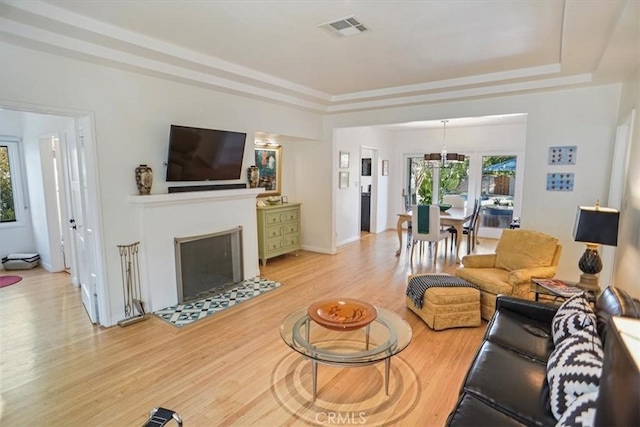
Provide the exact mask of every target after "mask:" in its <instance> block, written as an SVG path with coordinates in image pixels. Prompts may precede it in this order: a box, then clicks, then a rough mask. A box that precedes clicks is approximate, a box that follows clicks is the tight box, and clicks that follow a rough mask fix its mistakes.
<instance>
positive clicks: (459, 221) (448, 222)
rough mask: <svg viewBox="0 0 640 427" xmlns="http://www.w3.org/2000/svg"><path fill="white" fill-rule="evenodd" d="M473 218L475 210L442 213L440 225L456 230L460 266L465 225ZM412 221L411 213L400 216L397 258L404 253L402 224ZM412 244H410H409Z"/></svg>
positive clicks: (464, 209)
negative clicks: (461, 243)
mask: <svg viewBox="0 0 640 427" xmlns="http://www.w3.org/2000/svg"><path fill="white" fill-rule="evenodd" d="M472 216H473V208H449V209H447V210H446V211H444V212H440V225H444V226H451V227H453V228H455V229H456V231H457V233H456V264H460V242H461V241H462V234H463V230H464V224H465V223H466V222H468V221H469V220H471V217H472ZM409 221H411V211H407V212H405V213H399V214H398V224H397V227H398V243H399V244H400V246H399V247H398V250H397V251H396V256H399V255H400V253H401V252H402V224H404V223H405V222H409ZM408 243H410V242H408Z"/></svg>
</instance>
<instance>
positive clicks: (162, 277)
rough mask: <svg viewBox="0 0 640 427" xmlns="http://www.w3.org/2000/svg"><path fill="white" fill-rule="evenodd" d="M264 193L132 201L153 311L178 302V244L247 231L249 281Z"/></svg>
mask: <svg viewBox="0 0 640 427" xmlns="http://www.w3.org/2000/svg"><path fill="white" fill-rule="evenodd" d="M263 192H264V189H263V188H250V189H249V188H247V189H231V190H214V191H195V192H182V193H171V194H151V195H145V196H133V195H130V196H128V201H129V202H130V203H132V204H134V205H135V206H136V207H137V209H136V210H137V212H138V220H139V224H140V233H141V235H140V261H141V265H140V267H141V268H140V284H141V288H142V297H143V301H145V303H146V304H147V306H148V307H149V308H150V310H151V311H157V310H160V309H162V308H165V307H169V306H172V305H175V304H176V303H177V302H178V288H177V277H176V260H175V239H176V238H183V237H190V236H199V235H205V234H210V233H217V232H222V231H227V230H230V229H233V228H235V227H238V226H241V227H242V256H243V275H244V278H245V279H251V278H253V277H256V276H258V275H259V274H260V270H259V267H258V224H257V217H256V197H257V196H258V195H259V194H261V193H263Z"/></svg>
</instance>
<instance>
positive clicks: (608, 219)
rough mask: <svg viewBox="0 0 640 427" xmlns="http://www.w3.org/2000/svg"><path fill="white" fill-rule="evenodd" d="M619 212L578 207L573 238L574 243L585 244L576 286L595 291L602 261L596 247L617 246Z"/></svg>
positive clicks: (597, 287)
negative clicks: (578, 281)
mask: <svg viewBox="0 0 640 427" xmlns="http://www.w3.org/2000/svg"><path fill="white" fill-rule="evenodd" d="M619 219H620V212H618V211H617V210H615V209H611V208H602V207H600V204H599V203H598V202H596V205H595V206H578V213H577V215H576V222H575V226H574V229H573V238H574V240H575V241H576V242H585V243H586V244H587V250H585V251H584V254H582V257H580V261H578V267H579V268H580V271H582V274H581V275H580V283H578V286H579V287H581V288H584V289H590V290H597V289H599V286H598V273H600V271H601V270H602V260H601V259H600V254H599V253H598V245H608V246H616V245H617V244H618V221H619Z"/></svg>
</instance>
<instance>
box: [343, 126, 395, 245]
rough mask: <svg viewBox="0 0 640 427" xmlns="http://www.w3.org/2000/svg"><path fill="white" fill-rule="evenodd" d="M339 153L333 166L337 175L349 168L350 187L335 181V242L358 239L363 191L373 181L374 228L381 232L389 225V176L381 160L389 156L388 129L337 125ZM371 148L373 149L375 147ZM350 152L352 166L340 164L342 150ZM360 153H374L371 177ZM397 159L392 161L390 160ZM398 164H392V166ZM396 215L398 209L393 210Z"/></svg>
mask: <svg viewBox="0 0 640 427" xmlns="http://www.w3.org/2000/svg"><path fill="white" fill-rule="evenodd" d="M335 144H336V153H335V156H334V162H333V170H334V174H335V176H336V180H337V177H338V172H341V171H348V172H349V181H350V182H349V187H348V188H345V189H338V186H337V184H336V186H335V188H336V190H335V191H336V199H335V203H336V219H335V226H336V242H337V244H336V246H341V245H344V244H346V243H349V242H353V241H355V240H358V239H359V238H360V237H359V236H360V193H361V187H363V191H365V192H366V191H367V189H368V185H369V184H370V183H371V185H372V192H373V194H372V196H371V230H370V231H371V232H372V233H379V232H381V231H384V230H386V229H387V228H389V227H388V225H387V224H388V217H389V176H381V174H382V160H389V158H390V153H391V152H392V149H391V147H390V146H389V143H388V134H387V132H385V131H382V130H380V129H374V128H366V127H365V128H347V129H337V130H336V132H335ZM372 148H373V149H374V150H372ZM340 151H345V152H348V153H350V156H349V169H339V168H338V157H339V152H340ZM361 156H362V158H364V157H371V158H373V159H374V160H373V161H375V164H372V166H371V177H361V176H360V172H361V162H360V160H361ZM393 163H394V162H393V161H391V162H390V164H393ZM393 167H396V165H393V166H391V165H390V166H389V169H392V168H393ZM394 216H395V213H394Z"/></svg>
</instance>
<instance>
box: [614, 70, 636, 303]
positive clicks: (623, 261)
mask: <svg viewBox="0 0 640 427" xmlns="http://www.w3.org/2000/svg"><path fill="white" fill-rule="evenodd" d="M633 109H635V124H634V129H633V139H632V143H631V150H630V153H629V159H628V162H629V172H628V175H627V179H626V182H625V185H624V199H623V201H622V208H621V209H620V228H619V232H618V247H617V249H616V258H615V262H614V280H613V284H614V285H615V286H617V287H620V288H622V289H624V290H626V291H627V292H629V293H630V294H631V295H632V296H634V297H635V298H640V279H639V278H640V168H639V167H638V165H640V68H638V69H637V70H636V71H635V73H633V75H631V76H630V77H629V79H628V80H627V81H625V82H624V84H623V86H622V98H621V100H620V115H619V118H620V120H622V119H624V117H625V116H626V115H627V114H629V113H630V112H631V110H633Z"/></svg>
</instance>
